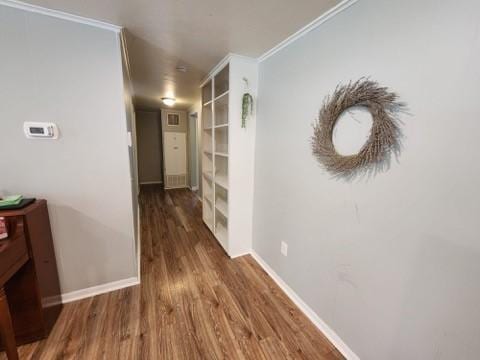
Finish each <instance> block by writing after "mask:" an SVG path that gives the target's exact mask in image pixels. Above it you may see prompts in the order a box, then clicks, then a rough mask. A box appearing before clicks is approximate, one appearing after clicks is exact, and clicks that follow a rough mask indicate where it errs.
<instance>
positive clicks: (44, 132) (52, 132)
mask: <svg viewBox="0 0 480 360" xmlns="http://www.w3.org/2000/svg"><path fill="white" fill-rule="evenodd" d="M23 131H24V132H25V136H26V137H27V138H28V139H52V140H55V139H58V127H57V125H56V124H54V123H41V122H25V123H24V124H23Z"/></svg>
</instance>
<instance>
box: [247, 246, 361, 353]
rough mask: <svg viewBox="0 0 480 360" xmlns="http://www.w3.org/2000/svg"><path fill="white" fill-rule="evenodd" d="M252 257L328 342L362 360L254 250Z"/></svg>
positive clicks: (342, 351)
mask: <svg viewBox="0 0 480 360" xmlns="http://www.w3.org/2000/svg"><path fill="white" fill-rule="evenodd" d="M251 255H252V257H253V258H254V259H255V260H256V261H257V263H258V264H259V265H260V266H261V267H262V268H263V269H264V270H265V271H266V273H267V274H268V275H270V277H271V278H272V279H273V281H275V282H276V283H277V285H278V286H280V288H281V289H282V290H283V291H284V292H285V294H287V296H288V297H289V298H290V299H291V300H292V301H293V302H294V303H295V305H297V306H298V308H299V309H300V310H301V311H302V312H303V313H304V314H305V315H306V316H307V317H308V318H309V319H310V321H311V322H313V324H314V325H315V326H316V327H317V328H318V329H319V330H320V331H321V332H322V333H323V334H324V335H325V336H326V337H327V339H328V340H330V342H331V343H332V344H333V345H334V346H335V347H336V348H337V350H338V351H340V352H341V353H342V355H343V356H345V357H346V358H347V359H348V360H360V358H359V357H358V356H357V355H356V354H355V353H354V352H353V351H352V350H351V349H350V348H349V347H348V346H347V344H345V342H344V341H343V340H342V339H341V338H340V336H338V335H337V334H336V333H335V331H333V330H332V329H331V328H330V327H329V326H328V325H327V324H326V323H325V321H323V320H322V319H321V318H320V317H319V316H318V315H317V314H316V313H315V312H314V311H313V310H312V309H311V308H310V307H309V306H308V305H307V304H306V303H305V302H304V301H303V300H302V299H301V298H300V296H298V295H297V294H296V293H295V291H293V290H292V288H290V286H288V285H287V283H286V282H285V281H283V280H282V278H281V277H280V276H279V275H278V274H277V273H276V272H275V271H274V270H273V269H272V268H271V267H270V266H269V265H268V264H267V263H266V262H265V260H263V259H262V258H261V256H260V255H258V254H257V253H256V252H255V251H254V250H252V252H251Z"/></svg>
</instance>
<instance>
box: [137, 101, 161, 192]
mask: <svg viewBox="0 0 480 360" xmlns="http://www.w3.org/2000/svg"><path fill="white" fill-rule="evenodd" d="M135 117H136V125H137V152H138V155H137V157H138V182H139V183H140V185H147V184H163V145H162V122H161V118H160V111H155V110H136V111H135Z"/></svg>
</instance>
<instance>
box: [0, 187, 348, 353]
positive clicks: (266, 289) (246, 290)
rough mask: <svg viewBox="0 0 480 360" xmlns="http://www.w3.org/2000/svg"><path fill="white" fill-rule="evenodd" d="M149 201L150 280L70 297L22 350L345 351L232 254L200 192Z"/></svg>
mask: <svg viewBox="0 0 480 360" xmlns="http://www.w3.org/2000/svg"><path fill="white" fill-rule="evenodd" d="M140 202H141V216H142V225H141V226H142V229H141V232H142V264H141V273H142V283H141V285H139V286H135V287H131V288H127V289H122V290H119V291H115V292H111V293H109V294H105V295H99V296H96V297H93V298H89V299H86V300H81V301H77V302H74V303H70V304H66V306H65V308H64V310H63V312H62V314H61V316H60V319H59V321H58V323H57V324H56V326H55V328H54V329H53V331H52V333H51V334H50V336H49V338H48V339H46V340H43V341H40V342H36V343H33V344H29V345H25V346H21V347H20V348H19V352H20V357H21V359H48V360H50V359H88V360H91V359H109V360H110V359H142V360H144V359H155V360H157V359H167V360H169V359H174V360H175V359H182V360H183V359H185V360H192V359H255V360H257V359H258V360H261V359H272V360H280V359H343V357H342V355H341V354H340V353H339V352H338V351H337V350H336V349H335V348H334V347H333V346H332V345H331V344H330V343H329V342H328V340H327V339H326V338H325V337H324V336H323V335H322V333H320V332H319V331H318V330H317V329H316V328H315V326H314V325H313V324H312V323H311V322H310V321H309V320H308V319H307V318H306V317H305V316H304V315H303V314H302V313H301V312H300V310H298V308H296V306H295V305H294V304H293V303H292V302H291V301H290V300H289V299H288V297H287V296H286V295H285V294H284V293H283V292H282V291H281V290H280V288H279V287H278V286H276V284H275V283H274V282H273V280H272V279H271V278H270V277H269V276H268V275H267V274H266V273H265V272H264V271H263V270H262V269H261V267H260V266H259V265H258V264H257V263H256V262H255V260H254V259H253V258H252V257H251V256H244V257H241V258H237V259H234V260H232V259H229V258H228V257H227V256H226V255H225V253H224V251H223V249H222V248H221V247H220V245H219V244H218V243H217V242H216V240H215V239H214V237H213V236H212V234H211V233H210V232H209V230H208V229H207V228H206V227H205V225H204V224H203V223H202V220H201V203H200V202H199V201H198V199H197V198H196V197H195V196H194V195H193V193H192V192H190V191H189V190H169V191H164V190H162V189H161V188H159V187H158V186H148V187H144V188H143V189H142V194H141V198H140ZM0 359H2V360H3V359H6V357H5V355H4V354H0Z"/></svg>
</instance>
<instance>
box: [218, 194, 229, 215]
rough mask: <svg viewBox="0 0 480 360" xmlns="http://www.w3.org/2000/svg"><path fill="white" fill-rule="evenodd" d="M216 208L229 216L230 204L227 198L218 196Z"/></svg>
mask: <svg viewBox="0 0 480 360" xmlns="http://www.w3.org/2000/svg"><path fill="white" fill-rule="evenodd" d="M215 208H216V209H217V210H218V211H220V213H221V214H222V215H223V216H225V217H226V218H228V204H227V202H226V201H225V200H223V199H222V198H220V197H217V199H216V200H215Z"/></svg>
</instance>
